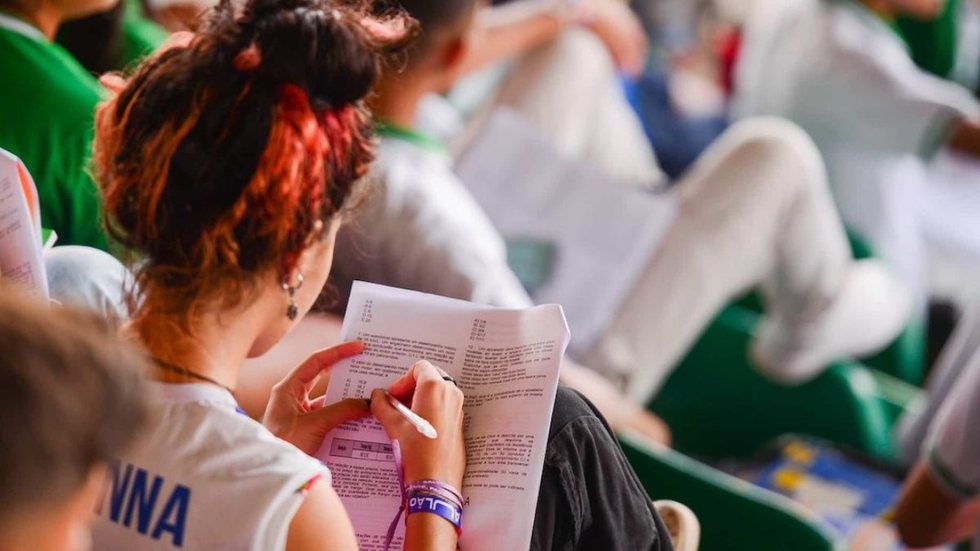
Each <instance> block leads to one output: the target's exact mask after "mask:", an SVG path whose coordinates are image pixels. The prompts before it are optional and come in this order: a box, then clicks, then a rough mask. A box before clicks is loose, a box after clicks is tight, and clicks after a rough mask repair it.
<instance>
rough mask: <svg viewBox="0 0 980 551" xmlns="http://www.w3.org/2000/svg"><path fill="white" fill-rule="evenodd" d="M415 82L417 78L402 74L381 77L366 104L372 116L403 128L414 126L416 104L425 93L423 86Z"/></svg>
mask: <svg viewBox="0 0 980 551" xmlns="http://www.w3.org/2000/svg"><path fill="white" fill-rule="evenodd" d="M419 80H420V79H419ZM417 83H418V80H414V79H411V78H403V75H386V76H384V77H382V78H381V79H380V81H379V82H378V84H377V85H376V86H375V94H374V96H373V97H372V98H371V99H370V101H369V105H368V107H369V108H370V110H371V113H372V114H373V115H374V118H375V119H376V120H383V121H385V122H387V123H389V124H393V125H396V126H400V127H403V128H412V127H414V126H415V112H416V110H417V109H418V104H419V102H420V101H421V100H422V96H424V95H425V94H426V93H427V90H426V89H425V87H424V86H418V85H415V84H417Z"/></svg>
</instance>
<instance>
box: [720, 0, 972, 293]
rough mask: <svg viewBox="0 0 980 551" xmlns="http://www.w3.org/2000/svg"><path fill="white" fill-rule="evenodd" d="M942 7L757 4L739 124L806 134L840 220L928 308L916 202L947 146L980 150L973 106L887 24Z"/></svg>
mask: <svg viewBox="0 0 980 551" xmlns="http://www.w3.org/2000/svg"><path fill="white" fill-rule="evenodd" d="M944 5H945V2H944V1H943V0H786V1H785V2H777V3H768V2H766V3H763V4H760V5H758V6H756V9H754V10H753V12H754V13H753V15H752V16H750V22H749V24H748V26H747V29H746V33H745V42H744V48H743V53H742V58H741V60H740V62H739V68H738V78H737V86H736V98H735V106H734V110H735V114H736V116H738V117H750V116H757V115H775V116H781V117H786V118H788V119H789V120H792V121H794V122H796V123H797V124H799V125H800V126H801V127H803V129H804V130H806V131H807V133H808V134H809V135H810V136H811V137H812V138H813V139H814V141H815V142H816V144H817V146H818V147H819V148H820V151H821V153H822V154H823V156H824V159H825V160H826V162H827V167H828V173H829V178H830V183H831V188H832V190H833V193H834V198H835V200H836V203H837V206H838V209H839V210H840V212H841V215H842V217H843V219H844V221H845V223H846V224H848V225H849V226H850V227H852V228H853V229H854V230H856V231H857V232H858V233H859V234H860V235H861V236H862V237H863V238H864V239H866V240H868V241H869V242H870V244H871V245H872V247H873V248H874V249H875V252H876V253H878V254H880V255H881V256H882V257H883V258H885V259H886V260H888V261H889V262H890V263H891V264H892V265H893V266H894V267H895V268H896V269H898V270H899V271H900V272H901V273H902V275H903V276H904V277H905V279H906V281H907V282H908V284H909V285H910V286H911V287H912V288H913V289H914V290H915V291H916V293H917V294H918V295H919V299H920V302H921V303H924V295H925V291H924V287H925V286H924V283H923V279H924V274H923V264H924V243H923V237H922V231H921V228H920V223H919V212H918V210H917V205H918V203H919V202H920V200H921V197H922V192H923V187H924V186H925V185H928V182H927V181H926V180H928V174H927V163H928V162H929V160H930V159H931V158H932V157H933V156H934V155H935V154H936V153H937V152H938V151H940V150H942V149H943V148H949V149H952V150H956V151H960V152H963V153H966V154H968V155H978V154H980V124H978V121H980V104H978V102H977V101H976V100H975V99H974V98H973V96H972V94H971V93H970V92H969V91H968V90H966V89H964V88H962V87H960V86H959V85H956V84H954V83H952V82H949V81H946V80H943V79H941V78H939V77H936V76H934V75H932V74H930V73H927V72H926V71H924V70H922V69H920V68H919V67H918V66H916V65H915V63H914V62H913V60H912V58H911V57H910V55H909V50H908V48H907V46H906V44H905V43H904V42H903V41H902V39H901V37H900V36H899V35H898V33H897V32H896V31H895V29H894V28H893V26H892V25H893V22H894V21H895V19H896V18H897V17H899V16H905V17H907V18H918V19H922V20H930V19H934V18H935V17H937V16H939V14H940V13H941V12H942V10H943V8H944Z"/></svg>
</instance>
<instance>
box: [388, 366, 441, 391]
mask: <svg viewBox="0 0 980 551" xmlns="http://www.w3.org/2000/svg"><path fill="white" fill-rule="evenodd" d="M428 380H439V381H441V380H442V372H441V371H440V370H439V369H438V368H436V366H434V365H432V364H431V363H429V362H427V361H425V360H422V361H419V362H415V363H414V364H413V365H412V367H410V368H409V369H408V373H405V374H404V375H402V376H401V377H400V378H399V379H398V380H397V381H395V382H394V383H392V384H391V387H390V388H389V391H390V392H391V393H392V395H394V396H395V397H396V398H398V399H399V400H403V401H404V400H408V399H409V398H411V396H412V394H414V393H415V389H416V388H417V387H418V385H419V384H420V383H421V382H423V381H428Z"/></svg>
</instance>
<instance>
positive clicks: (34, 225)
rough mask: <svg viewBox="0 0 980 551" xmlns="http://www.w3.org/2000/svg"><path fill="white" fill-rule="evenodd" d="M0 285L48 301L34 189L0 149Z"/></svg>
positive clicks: (20, 166) (18, 165)
mask: <svg viewBox="0 0 980 551" xmlns="http://www.w3.org/2000/svg"><path fill="white" fill-rule="evenodd" d="M0 281H2V282H3V283H4V284H13V285H15V286H18V287H21V288H23V289H25V290H27V291H28V292H30V293H32V294H35V295H37V296H38V298H41V299H43V300H45V301H47V299H48V280H47V275H46V274H45V271H44V261H43V253H42V243H41V211H40V206H39V204H38V196H37V188H36V187H35V185H34V180H33V179H32V178H31V175H30V173H28V171H27V168H26V167H25V166H24V163H22V162H21V161H20V159H18V158H17V157H15V156H14V155H12V154H10V153H8V152H7V151H4V150H3V149H0Z"/></svg>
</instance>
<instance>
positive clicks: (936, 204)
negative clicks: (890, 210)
mask: <svg viewBox="0 0 980 551" xmlns="http://www.w3.org/2000/svg"><path fill="white" fill-rule="evenodd" d="M918 208H919V216H920V221H921V224H922V231H923V233H924V234H925V237H926V239H927V240H928V241H929V243H930V244H932V245H936V246H939V247H942V248H944V249H948V250H951V251H954V252H956V253H959V254H962V255H965V256H967V257H969V258H970V259H972V260H974V261H976V260H980V218H978V217H977V213H978V212H980V161H978V160H977V159H974V158H972V157H967V156H965V155H959V154H955V153H951V152H947V151H944V152H942V153H940V154H939V155H938V156H937V157H936V159H935V161H934V162H933V164H932V166H930V168H929V180H928V183H927V185H926V186H924V189H923V190H922V198H921V201H920V202H919V204H918Z"/></svg>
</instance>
